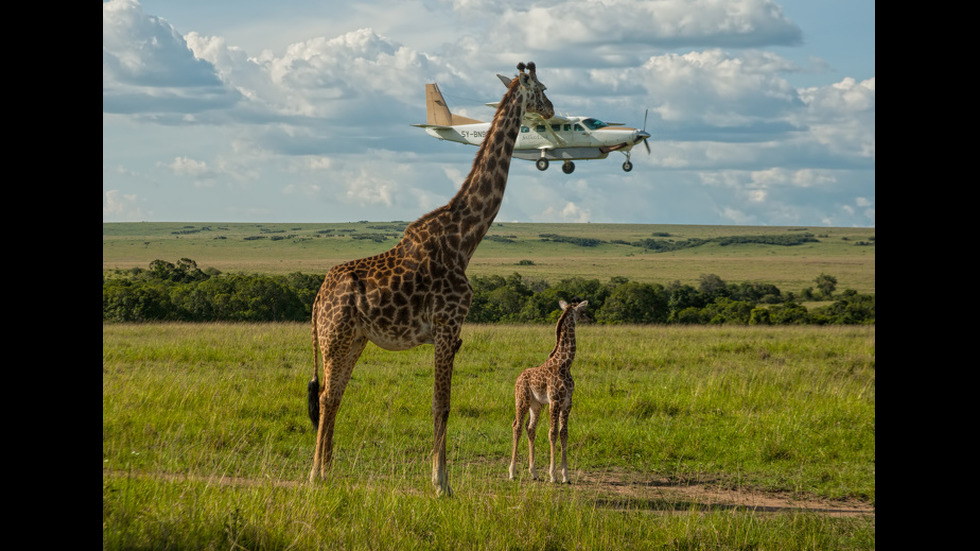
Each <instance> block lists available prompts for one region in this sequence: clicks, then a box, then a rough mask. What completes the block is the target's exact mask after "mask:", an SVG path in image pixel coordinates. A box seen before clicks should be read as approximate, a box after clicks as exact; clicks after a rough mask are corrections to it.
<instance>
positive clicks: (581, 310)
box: [558, 297, 592, 322]
mask: <svg viewBox="0 0 980 551" xmlns="http://www.w3.org/2000/svg"><path fill="white" fill-rule="evenodd" d="M588 305H589V301H587V300H579V298H578V297H576V298H573V299H572V300H571V301H570V302H565V301H564V300H559V301H558V306H560V307H561V309H562V315H565V313H567V312H569V311H570V313H571V316H572V320H573V321H575V322H578V321H592V320H590V319H589V316H588V314H586V312H585V307H586V306H588Z"/></svg>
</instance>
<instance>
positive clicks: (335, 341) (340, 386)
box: [310, 335, 367, 481]
mask: <svg viewBox="0 0 980 551" xmlns="http://www.w3.org/2000/svg"><path fill="white" fill-rule="evenodd" d="M323 341H325V342H321V349H322V350H323V389H322V390H321V391H320V396H319V406H320V407H319V410H320V422H319V424H318V426H317V433H316V448H315V449H314V454H313V468H312V470H311V471H310V480H311V481H315V480H317V479H322V478H325V477H326V476H327V472H328V471H329V469H330V464H331V462H332V461H333V432H334V422H335V421H336V419H337V410H338V409H339V408H340V400H341V398H343V395H344V390H345V389H346V388H347V383H348V382H350V376H351V372H352V371H353V370H354V364H355V363H357V359H358V358H359V357H360V356H361V352H363V351H364V347H365V346H366V345H367V339H366V338H364V337H362V336H352V335H348V336H346V337H343V338H341V337H338V336H334V335H331V336H329V337H326V338H324V339H323Z"/></svg>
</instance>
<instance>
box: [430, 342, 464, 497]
mask: <svg viewBox="0 0 980 551" xmlns="http://www.w3.org/2000/svg"><path fill="white" fill-rule="evenodd" d="M458 348H459V338H458V335H457V334H453V335H452V337H451V338H443V339H438V340H437V341H436V347H435V383H434V387H433V395H432V418H433V449H432V485H433V486H435V489H436V494H437V495H440V496H451V495H452V490H451V489H450V487H449V478H448V475H447V474H446V434H447V428H448V424H449V404H450V394H451V391H452V379H453V361H454V360H455V355H456V350H457V349H458Z"/></svg>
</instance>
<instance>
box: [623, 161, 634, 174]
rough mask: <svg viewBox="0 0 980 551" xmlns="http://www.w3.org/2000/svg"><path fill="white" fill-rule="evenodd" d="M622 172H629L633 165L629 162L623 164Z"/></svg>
mask: <svg viewBox="0 0 980 551" xmlns="http://www.w3.org/2000/svg"><path fill="white" fill-rule="evenodd" d="M623 170H624V171H626V172H629V171H631V170H633V163H631V162H629V161H626V162H625V163H623Z"/></svg>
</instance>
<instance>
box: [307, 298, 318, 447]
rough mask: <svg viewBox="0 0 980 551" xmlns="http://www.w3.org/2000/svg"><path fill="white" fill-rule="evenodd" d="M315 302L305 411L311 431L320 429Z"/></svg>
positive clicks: (314, 303)
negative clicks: (310, 374)
mask: <svg viewBox="0 0 980 551" xmlns="http://www.w3.org/2000/svg"><path fill="white" fill-rule="evenodd" d="M316 306H317V305H316V301H314V302H313V324H312V325H313V330H312V334H313V378H312V379H310V382H309V383H307V384H306V410H307V413H309V415H310V421H311V422H312V423H313V431H314V432H315V431H316V430H318V429H319V428H320V376H319V373H320V369H319V368H320V366H319V359H318V358H319V356H320V343H319V342H318V341H317V338H316V311H317V307H316Z"/></svg>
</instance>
